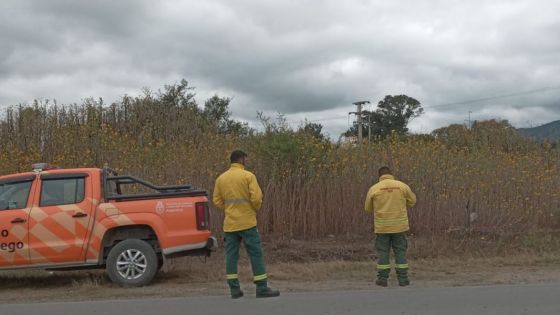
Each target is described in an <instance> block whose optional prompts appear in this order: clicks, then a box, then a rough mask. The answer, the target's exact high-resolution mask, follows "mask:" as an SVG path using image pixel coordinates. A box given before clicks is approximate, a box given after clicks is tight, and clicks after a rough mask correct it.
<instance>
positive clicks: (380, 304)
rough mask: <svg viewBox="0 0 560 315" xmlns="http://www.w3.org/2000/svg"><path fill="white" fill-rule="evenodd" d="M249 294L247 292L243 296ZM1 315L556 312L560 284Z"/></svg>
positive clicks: (171, 301)
mask: <svg viewBox="0 0 560 315" xmlns="http://www.w3.org/2000/svg"><path fill="white" fill-rule="evenodd" d="M247 293H248V292H246V295H248V294H247ZM0 314H1V315H20V314H21V315H35V314H40V315H49V314H57V315H59V314H60V315H62V314H78V315H93V314H95V315H105V314H119V315H121V314H134V315H152V314H154V315H166V314H169V315H175V314H181V315H184V314H196V315H204V314H228V315H230V314H244V315H251V314H259V315H277V314H282V315H285V314H287V315H297V314H306V315H313V314H350V315H355V314H431V315H435V314H446V315H449V314H508V315H514V314H539V315H544V314H560V283H559V284H540V285H501V286H481V287H450V288H414V287H409V288H387V289H376V290H369V291H344V292H320V293H297V294H285V295H283V296H281V297H279V298H274V299H255V298H254V297H247V296H246V297H245V298H242V299H240V300H230V299H228V298H227V297H226V296H223V297H201V298H167V299H165V298H164V299H144V300H110V301H84V302H71V303H42V304H5V305H0Z"/></svg>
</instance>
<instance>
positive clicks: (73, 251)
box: [29, 173, 93, 264]
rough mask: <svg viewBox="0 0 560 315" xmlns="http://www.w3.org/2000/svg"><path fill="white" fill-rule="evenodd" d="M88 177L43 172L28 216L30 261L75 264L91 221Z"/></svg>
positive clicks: (90, 193)
mask: <svg viewBox="0 0 560 315" xmlns="http://www.w3.org/2000/svg"><path fill="white" fill-rule="evenodd" d="M91 195H92V183H91V177H90V176H89V175H88V174H87V173H69V174H44V175H41V183H40V188H39V193H38V196H36V198H35V200H36V202H35V203H34V205H33V207H32V209H31V213H30V215H29V248H30V258H31V261H32V263H33V264H61V263H65V264H79V263H82V262H84V260H85V252H84V244H85V241H86V235H87V231H88V227H89V224H90V223H91V221H92V208H93V204H92V201H91V199H90V198H86V196H91Z"/></svg>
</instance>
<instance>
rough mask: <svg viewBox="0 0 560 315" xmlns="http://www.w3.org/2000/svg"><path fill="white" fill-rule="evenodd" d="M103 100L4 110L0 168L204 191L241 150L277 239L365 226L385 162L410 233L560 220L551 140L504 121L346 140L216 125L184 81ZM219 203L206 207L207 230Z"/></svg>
mask: <svg viewBox="0 0 560 315" xmlns="http://www.w3.org/2000/svg"><path fill="white" fill-rule="evenodd" d="M174 88H176V86H175V87H171V88H170V89H167V90H166V91H165V92H164V93H160V94H157V95H154V94H148V93H147V94H146V95H144V96H140V97H135V98H130V97H124V98H123V99H122V100H121V101H120V102H119V103H115V104H112V105H110V106H105V105H103V103H102V102H101V101H94V100H88V101H86V102H85V103H84V104H82V105H73V106H59V105H56V104H39V103H36V104H34V105H32V106H19V107H15V108H11V109H8V110H7V112H6V113H5V115H4V117H3V118H2V120H1V122H0V135H1V137H0V173H1V174H9V173H14V172H22V171H28V170H29V169H30V165H31V164H32V163H34V162H37V161H45V162H50V163H53V164H55V165H58V166H60V167H86V166H97V167H102V166H103V165H104V164H105V163H107V164H109V165H110V166H111V167H113V168H115V169H116V170H118V171H122V172H126V173H130V174H134V175H138V176H142V177H145V178H147V179H149V180H151V181H153V182H156V183H158V184H174V183H190V184H193V185H194V186H196V187H198V188H203V189H207V190H209V191H210V193H211V189H212V188H213V186H214V180H215V178H216V177H217V176H218V175H219V174H220V173H221V172H223V171H224V170H226V169H227V168H228V164H229V163H228V155H229V153H230V152H231V150H233V149H235V148H242V149H244V150H246V151H247V152H248V153H249V155H250V165H249V169H250V170H252V171H253V172H254V173H255V174H256V175H257V177H258V179H259V182H260V184H261V186H262V188H263V191H264V195H265V201H264V204H263V208H262V210H261V211H260V212H259V222H260V229H261V230H262V231H263V232H264V233H265V234H266V235H268V236H269V237H275V238H302V239H309V238H317V237H324V236H327V235H365V234H370V233H371V229H372V219H371V216H369V215H366V214H365V213H364V211H363V208H364V204H363V202H364V196H365V193H366V192H367V190H368V188H369V186H371V185H372V184H374V182H375V181H376V180H377V176H376V170H377V168H378V167H380V166H382V165H389V166H391V167H392V168H393V169H394V171H395V174H396V176H397V177H398V178H399V179H402V180H403V181H405V182H407V183H408V184H409V185H410V186H411V187H412V189H413V190H414V191H415V192H416V194H417V196H418V204H417V206H416V207H414V208H413V209H412V210H411V211H410V217H411V226H412V233H415V234H419V235H428V236H434V235H445V234H446V233H448V232H449V231H456V230H475V231H482V232H491V233H510V232H511V233H514V232H522V231H527V230H544V229H558V228H560V190H559V188H558V187H560V153H559V152H560V150H558V149H557V148H555V147H554V146H552V145H548V144H537V143H534V142H530V141H525V140H520V139H519V138H518V137H517V136H516V135H515V134H513V133H511V132H510V131H509V130H508V128H504V126H503V124H502V125H501V124H499V123H496V122H489V123H486V124H483V123H482V124H479V126H478V127H477V128H478V129H477V128H473V130H462V129H461V128H457V127H453V128H451V127H450V128H449V129H446V130H440V131H438V132H436V133H435V134H434V135H433V136H408V137H397V136H395V137H392V138H391V139H387V140H379V141H376V142H375V143H371V144H365V145H363V146H355V145H350V144H335V143H331V142H329V141H327V140H325V139H321V138H318V137H314V136H311V135H308V134H305V133H301V132H297V131H292V130H289V129H282V128H280V129H274V128H273V129H267V132H263V133H256V132H254V131H250V130H244V131H242V132H223V130H222V129H223V128H222V129H220V128H221V127H220V123H221V122H220V121H215V120H212V119H211V118H209V117H208V115H206V114H205V113H204V112H203V110H201V109H199V108H198V107H197V105H196V103H195V102H194V98H193V97H194V96H193V95H191V94H188V93H187V92H186V91H188V89H184V90H181V91H177V90H176V89H175V90H174ZM221 221H222V213H221V212H220V211H219V210H213V211H212V224H213V229H214V230H216V231H217V232H218V233H219V231H220V230H221Z"/></svg>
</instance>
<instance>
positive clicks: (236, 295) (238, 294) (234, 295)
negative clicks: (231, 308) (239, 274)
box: [231, 289, 243, 300]
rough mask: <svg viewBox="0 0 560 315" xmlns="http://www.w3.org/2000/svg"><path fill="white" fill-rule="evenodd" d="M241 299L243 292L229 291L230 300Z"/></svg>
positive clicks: (238, 290) (237, 290) (239, 290)
mask: <svg viewBox="0 0 560 315" xmlns="http://www.w3.org/2000/svg"><path fill="white" fill-rule="evenodd" d="M242 297H243V291H241V289H232V290H231V298H232V299H234V300H235V299H240V298H242Z"/></svg>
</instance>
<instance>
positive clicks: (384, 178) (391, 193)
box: [365, 166, 416, 287]
mask: <svg viewBox="0 0 560 315" xmlns="http://www.w3.org/2000/svg"><path fill="white" fill-rule="evenodd" d="M415 204H416V195H415V194H414V193H413V192H412V190H411V189H410V187H408V185H406V184H405V183H403V182H400V181H398V180H395V177H393V175H392V174H391V170H390V169H389V168H388V167H385V166H384V167H382V168H380V169H379V183H377V184H375V185H373V186H372V187H371V188H370V189H369V191H368V194H367V197H366V202H365V209H366V211H367V212H372V211H373V219H374V229H375V234H376V237H375V247H376V249H377V256H378V257H377V281H376V282H375V283H376V284H377V285H379V286H383V287H386V286H387V279H388V278H389V273H390V271H391V264H390V262H389V253H390V250H391V248H392V249H393V251H394V253H395V270H396V272H397V279H398V281H399V285H400V286H407V285H409V284H410V280H409V279H408V263H407V260H406V251H407V247H408V242H407V237H406V232H407V231H408V230H409V226H408V210H407V209H408V208H412V207H413V206H414V205H415Z"/></svg>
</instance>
